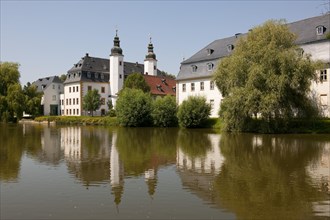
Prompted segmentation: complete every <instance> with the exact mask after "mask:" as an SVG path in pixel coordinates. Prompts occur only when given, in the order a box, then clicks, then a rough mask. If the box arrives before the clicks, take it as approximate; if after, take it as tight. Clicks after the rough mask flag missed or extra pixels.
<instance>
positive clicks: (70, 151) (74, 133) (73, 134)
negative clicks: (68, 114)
mask: <svg viewBox="0 0 330 220" xmlns="http://www.w3.org/2000/svg"><path fill="white" fill-rule="evenodd" d="M61 148H62V149H64V156H65V158H66V159H69V160H76V161H79V160H80V154H81V128H80V127H64V128H61Z"/></svg>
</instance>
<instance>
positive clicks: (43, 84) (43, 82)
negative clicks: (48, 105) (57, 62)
mask: <svg viewBox="0 0 330 220" xmlns="http://www.w3.org/2000/svg"><path fill="white" fill-rule="evenodd" d="M52 83H62V81H61V80H60V78H59V77H58V76H49V77H45V78H40V79H38V80H36V81H34V82H33V83H32V85H35V86H36V87H37V91H38V92H42V91H43V90H45V89H46V88H47V87H48V86H49V85H50V84H52Z"/></svg>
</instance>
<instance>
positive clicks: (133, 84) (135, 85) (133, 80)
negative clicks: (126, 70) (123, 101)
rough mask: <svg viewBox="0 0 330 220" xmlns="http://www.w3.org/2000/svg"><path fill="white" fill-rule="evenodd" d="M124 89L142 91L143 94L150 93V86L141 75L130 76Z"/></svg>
mask: <svg viewBox="0 0 330 220" xmlns="http://www.w3.org/2000/svg"><path fill="white" fill-rule="evenodd" d="M124 88H130V89H141V90H142V91H143V92H149V91H150V86H149V85H148V84H147V83H146V81H145V80H144V77H143V75H142V74H140V73H132V74H130V75H129V76H128V77H127V79H126V80H125V82H124Z"/></svg>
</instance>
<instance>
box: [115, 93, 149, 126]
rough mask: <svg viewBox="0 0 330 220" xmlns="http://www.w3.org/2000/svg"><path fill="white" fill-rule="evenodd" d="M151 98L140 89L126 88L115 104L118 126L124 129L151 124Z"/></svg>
mask: <svg viewBox="0 0 330 220" xmlns="http://www.w3.org/2000/svg"><path fill="white" fill-rule="evenodd" d="M151 101H152V100H151V96H150V94H147V93H144V92H143V91H142V90H140V89H130V88H126V89H123V90H122V91H121V92H120V95H119V98H118V100H117V102H116V114H117V118H118V120H119V123H120V125H122V126H126V127H138V126H148V125H150V124H151V115H150V114H151Z"/></svg>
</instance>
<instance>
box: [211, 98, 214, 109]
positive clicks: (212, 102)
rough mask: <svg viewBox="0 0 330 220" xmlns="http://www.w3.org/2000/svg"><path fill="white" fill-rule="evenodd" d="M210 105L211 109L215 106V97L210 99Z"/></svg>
mask: <svg viewBox="0 0 330 220" xmlns="http://www.w3.org/2000/svg"><path fill="white" fill-rule="evenodd" d="M210 106H211V109H213V107H214V99H211V100H210Z"/></svg>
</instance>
